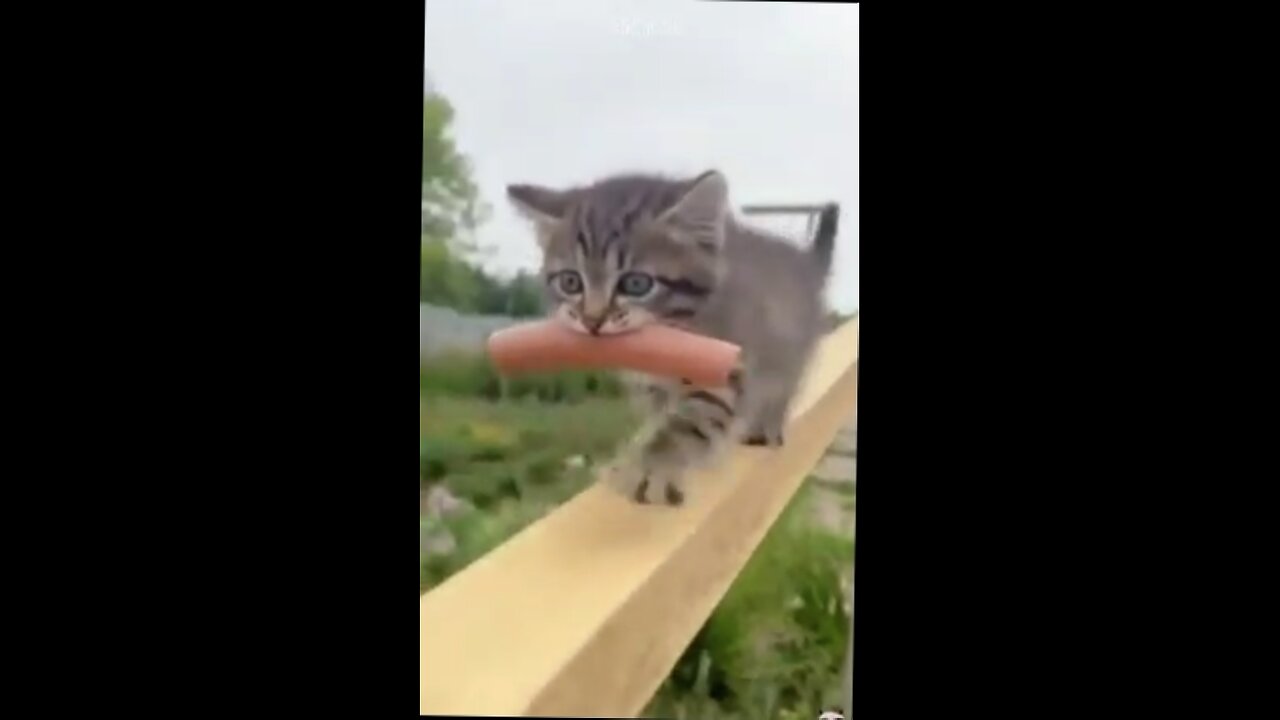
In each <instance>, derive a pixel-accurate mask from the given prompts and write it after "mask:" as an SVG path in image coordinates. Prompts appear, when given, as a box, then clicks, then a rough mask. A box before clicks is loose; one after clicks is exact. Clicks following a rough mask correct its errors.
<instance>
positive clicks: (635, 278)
mask: <svg viewBox="0 0 1280 720" xmlns="http://www.w3.org/2000/svg"><path fill="white" fill-rule="evenodd" d="M652 289H653V277H652V276H649V275H645V274H644V273H627V274H626V275H623V276H622V279H621V280H619V281H618V292H620V293H622V294H623V295H631V296H635V297H639V296H641V295H648V294H649V291H650V290H652Z"/></svg>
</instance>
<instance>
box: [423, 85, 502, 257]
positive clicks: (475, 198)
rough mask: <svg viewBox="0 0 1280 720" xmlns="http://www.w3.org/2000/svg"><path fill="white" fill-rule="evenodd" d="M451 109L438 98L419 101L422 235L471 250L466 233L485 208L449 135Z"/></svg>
mask: <svg viewBox="0 0 1280 720" xmlns="http://www.w3.org/2000/svg"><path fill="white" fill-rule="evenodd" d="M453 118H454V114H453V106H452V105H450V104H449V101H448V100H447V99H445V98H444V96H442V95H439V94H428V95H423V98H422V201H423V203H424V205H425V207H424V209H423V212H422V233H423V235H424V236H427V237H429V238H431V239H434V240H442V241H444V242H448V243H451V244H453V245H454V246H455V247H457V248H460V249H467V250H474V246H472V245H470V244H468V242H469V237H468V236H469V233H470V231H471V230H472V229H474V228H475V227H476V226H477V225H479V224H480V223H481V222H483V221H484V219H485V218H486V217H487V215H488V207H487V206H486V205H485V204H484V203H483V202H482V201H481V200H480V193H479V189H478V188H477V187H476V184H475V182H474V181H473V180H472V178H471V163H470V162H469V161H468V160H467V157H466V156H465V155H463V154H462V153H460V152H459V151H458V148H457V147H456V146H455V145H454V142H453V138H452V136H451V135H450V126H451V125H452V123H453Z"/></svg>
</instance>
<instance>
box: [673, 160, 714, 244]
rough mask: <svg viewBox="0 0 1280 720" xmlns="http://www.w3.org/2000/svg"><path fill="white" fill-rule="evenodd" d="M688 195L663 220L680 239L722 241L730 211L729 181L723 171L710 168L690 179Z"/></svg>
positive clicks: (686, 192) (685, 194) (677, 202)
mask: <svg viewBox="0 0 1280 720" xmlns="http://www.w3.org/2000/svg"><path fill="white" fill-rule="evenodd" d="M686 187H687V189H686V190H685V193H684V195H683V196H682V197H681V198H680V199H679V200H678V201H676V204H675V205H673V206H672V207H671V209H670V210H667V211H666V212H664V213H663V214H662V216H661V218H660V219H661V220H662V221H663V222H665V223H667V224H668V226H669V227H670V228H671V229H672V230H673V231H674V232H675V234H676V236H677V239H681V238H687V239H689V240H691V241H694V242H707V241H710V242H712V243H714V244H717V245H718V244H719V243H720V238H721V236H722V234H723V226H724V219H725V216H726V215H728V213H729V182H728V181H727V180H725V177H724V175H723V174H721V173H720V172H718V171H715V170H709V171H707V172H704V173H702V174H701V175H699V176H698V177H696V178H694V179H693V180H691V181H689V183H688V185H687V186H686Z"/></svg>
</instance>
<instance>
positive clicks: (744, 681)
mask: <svg viewBox="0 0 1280 720" xmlns="http://www.w3.org/2000/svg"><path fill="white" fill-rule="evenodd" d="M809 501H810V498H809V489H808V485H806V486H804V487H803V488H802V489H801V491H800V492H799V493H797V495H796V498H795V499H793V501H792V503H791V504H790V505H789V506H788V508H787V510H786V511H785V512H784V513H783V515H782V517H781V518H779V520H778V522H777V523H776V524H775V525H774V527H773V528H772V529H771V530H770V531H769V534H768V535H767V536H766V537H765V539H764V541H763V542H762V543H761V545H760V547H759V548H758V549H757V551H756V553H755V554H754V555H753V556H752V557H751V560H750V561H748V563H747V565H746V567H745V568H743V571H742V573H741V574H739V576H738V578H737V580H735V581H734V584H733V585H732V587H730V589H729V592H728V593H727V594H726V595H725V597H724V599H723V600H722V601H721V603H720V605H719V606H718V607H717V608H716V610H715V611H714V612H713V613H712V615H711V617H710V618H709V619H708V620H707V622H706V624H705V625H704V626H703V627H702V629H701V630H700V631H699V632H698V634H697V635H695V636H694V639H693V641H692V642H691V643H690V644H689V647H688V648H687V649H686V650H685V652H684V654H683V655H682V656H681V657H680V659H679V660H678V661H677V662H676V666H675V668H674V669H673V670H672V672H671V675H670V677H668V678H667V680H666V681H665V682H664V683H663V685H662V687H661V688H660V689H659V690H658V692H657V694H656V695H655V696H654V698H653V700H652V701H651V702H650V704H649V707H648V708H647V709H646V710H645V712H644V715H645V716H646V717H664V718H678V719H683V718H689V719H690V720H693V719H702V718H709V719H713V720H714V719H716V718H744V719H746V720H765V719H769V720H772V719H779V720H791V719H792V718H805V719H809V718H815V717H817V716H818V713H819V712H820V709H821V708H822V707H824V706H827V705H830V704H833V703H835V702H837V701H838V699H839V697H840V669H841V666H842V663H843V662H844V656H845V651H846V643H847V641H848V631H849V607H848V605H847V604H846V600H845V597H844V595H843V588H847V587H848V586H849V582H850V575H851V573H852V571H853V567H852V559H853V541H852V540H850V539H847V538H844V537H841V536H839V535H835V534H832V533H830V532H828V531H826V530H824V529H822V528H819V527H817V526H815V525H814V524H813V523H812V522H811V521H810V520H809V515H808V508H807V507H806V505H807V503H808V502H809Z"/></svg>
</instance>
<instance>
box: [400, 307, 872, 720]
mask: <svg viewBox="0 0 1280 720" xmlns="http://www.w3.org/2000/svg"><path fill="white" fill-rule="evenodd" d="M857 357H858V320H857V319H856V318H855V319H853V320H850V321H848V322H847V323H845V324H844V325H842V326H841V327H839V328H837V329H836V330H835V331H834V332H832V333H831V334H830V335H828V336H827V337H826V338H824V339H823V341H822V342H821V344H820V346H819V348H818V350H817V352H816V353H815V357H814V360H813V362H812V363H811V366H810V369H809V372H808V373H807V375H806V378H805V382H804V383H803V385H802V387H801V390H800V392H799V394H798V395H797V398H796V401H795V403H794V407H793V408H792V413H791V419H790V421H789V423H788V426H787V431H786V439H787V444H786V445H785V446H784V447H783V448H780V449H774V450H769V449H764V448H755V447H745V446H744V447H740V448H737V449H736V450H734V451H733V452H732V453H731V456H730V458H729V459H728V461H727V463H726V464H725V466H724V467H722V468H720V469H719V470H717V471H714V472H709V473H700V474H698V475H697V476H695V477H693V478H691V479H690V482H689V484H688V487H689V491H688V494H687V499H686V502H685V505H683V506H682V507H679V508H669V507H663V506H643V505H637V504H635V503H632V502H631V501H630V500H628V499H627V498H624V497H621V496H620V495H619V494H617V493H616V492H614V491H612V490H610V489H608V488H605V487H601V486H593V487H591V488H589V489H587V490H586V491H584V492H582V493H581V494H579V495H578V496H577V497H575V498H573V499H572V500H570V501H569V502H568V503H566V504H564V505H562V506H561V507H560V508H558V509H557V510H555V511H554V512H552V513H551V514H549V515H548V516H547V517H545V518H543V519H542V520H540V521H539V522H537V523H535V524H533V525H531V526H530V527H528V528H526V529H525V530H524V531H522V532H521V533H519V534H517V535H516V536H515V537H513V538H511V539H510V540H508V541H507V542H506V543H504V544H503V545H501V546H500V547H498V548H496V549H495V550H493V551H492V552H490V553H489V554H487V555H485V556H484V557H482V558H480V559H479V560H477V561H475V563H473V564H472V565H471V566H469V567H467V568H466V569H465V570H463V571H462V572H460V573H458V574H457V575H455V576H454V577H452V578H450V579H449V580H447V581H446V582H444V583H443V584H442V585H440V586H439V587H437V588H435V589H433V590H432V591H430V592H428V593H427V594H425V595H423V596H422V599H421V603H420V614H419V628H418V631H419V651H420V664H419V677H420V684H419V710H420V712H421V713H422V714H427V715H513V716H535V717H537V716H556V715H558V716H562V717H574V716H579V717H580V716H613V717H627V716H634V715H636V714H637V713H639V712H640V711H641V710H642V709H643V708H644V706H645V704H646V703H648V701H649V700H650V698H651V697H652V696H653V693H654V692H655V691H656V690H657V688H658V686H659V685H660V684H661V683H662V681H663V680H664V679H665V678H666V676H667V675H668V674H669V673H670V671H671V668H672V666H673V665H674V664H675V661H676V660H677V659H678V658H679V656H680V654H681V653H682V652H683V651H684V649H685V647H686V646H687V645H688V643H689V641H690V640H691V639H692V638H693V635H694V633H696V632H697V630H698V628H699V627H701V626H702V623H703V622H705V620H706V619H707V617H708V616H709V615H710V614H711V611H712V610H713V609H714V608H715V606H716V604H717V603H718V602H719V601H720V599H721V598H722V597H723V596H724V593H725V591H726V590H728V588H729V585H730V584H731V583H732V582H733V580H734V578H735V577H737V574H738V572H739V571H740V570H741V569H742V567H743V565H744V564H745V563H746V561H747V559H748V558H749V557H750V556H751V553H752V552H754V550H755V548H756V547H757V545H759V543H760V541H761V539H762V538H763V537H764V535H765V532H766V531H767V530H768V529H769V527H770V526H771V525H772V524H773V522H774V521H775V520H776V519H777V517H778V515H779V514H780V513H781V512H782V510H783V508H784V507H785V506H786V504H787V501H788V500H790V499H791V497H792V495H793V494H794V493H795V491H796V490H797V489H798V488H799V486H800V484H801V482H802V481H803V480H804V478H805V477H806V476H807V475H808V474H809V472H810V470H811V469H812V468H813V466H814V464H815V463H816V462H817V461H818V460H819V459H820V458H821V457H822V455H823V453H824V452H825V451H826V449H827V447H828V446H829V445H830V444H831V441H832V439H833V438H834V437H835V434H836V431H837V430H838V429H839V428H840V427H841V426H842V425H843V424H844V423H845V422H846V421H847V420H848V419H849V417H850V416H851V415H852V414H853V411H854V408H855V403H856V400H857Z"/></svg>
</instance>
